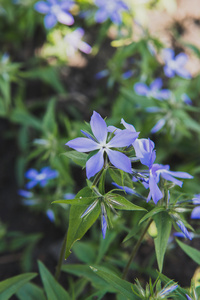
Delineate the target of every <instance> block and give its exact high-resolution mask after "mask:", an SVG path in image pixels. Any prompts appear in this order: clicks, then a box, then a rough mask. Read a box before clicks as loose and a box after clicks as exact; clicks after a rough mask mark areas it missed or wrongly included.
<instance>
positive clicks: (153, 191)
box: [147, 175, 163, 204]
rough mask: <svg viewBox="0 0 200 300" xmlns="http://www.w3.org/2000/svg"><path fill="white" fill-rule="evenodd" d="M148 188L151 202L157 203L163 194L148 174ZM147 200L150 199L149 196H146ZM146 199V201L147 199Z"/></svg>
mask: <svg viewBox="0 0 200 300" xmlns="http://www.w3.org/2000/svg"><path fill="white" fill-rule="evenodd" d="M149 189H150V196H151V197H152V199H153V202H154V203H155V204H157V202H158V201H159V200H160V199H162V197H163V194H162V192H161V190H160V189H159V187H158V185H157V183H156V180H155V179H154V177H153V176H151V175H150V176H149ZM148 200H150V197H148ZM148 200H147V201H148Z"/></svg>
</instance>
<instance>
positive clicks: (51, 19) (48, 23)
mask: <svg viewBox="0 0 200 300" xmlns="http://www.w3.org/2000/svg"><path fill="white" fill-rule="evenodd" d="M56 23H57V18H56V16H54V15H52V14H48V15H46V16H45V17H44V25H45V27H46V28H47V29H51V28H53V27H54V26H55V25H56Z"/></svg>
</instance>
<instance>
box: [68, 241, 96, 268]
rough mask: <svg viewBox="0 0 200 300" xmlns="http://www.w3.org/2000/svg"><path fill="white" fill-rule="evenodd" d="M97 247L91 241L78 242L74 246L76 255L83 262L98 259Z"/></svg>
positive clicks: (88, 262)
mask: <svg viewBox="0 0 200 300" xmlns="http://www.w3.org/2000/svg"><path fill="white" fill-rule="evenodd" d="M95 250H96V248H95V247H94V245H92V244H91V243H86V242H84V243H83V242H80V241H79V242H78V244H75V245H74V246H73V251H74V253H75V255H76V257H77V258H78V259H79V260H80V261H81V262H83V263H86V264H92V263H94V262H95V259H96V251H95Z"/></svg>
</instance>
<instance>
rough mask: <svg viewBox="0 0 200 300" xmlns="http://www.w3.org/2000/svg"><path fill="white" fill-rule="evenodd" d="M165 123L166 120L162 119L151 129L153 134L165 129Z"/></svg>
mask: <svg viewBox="0 0 200 300" xmlns="http://www.w3.org/2000/svg"><path fill="white" fill-rule="evenodd" d="M165 123H166V120H165V119H164V118H161V119H160V120H159V121H158V122H157V123H156V124H155V125H154V127H153V128H152V129H151V133H156V132H158V131H159V130H161V129H162V128H163V126H164V125H165Z"/></svg>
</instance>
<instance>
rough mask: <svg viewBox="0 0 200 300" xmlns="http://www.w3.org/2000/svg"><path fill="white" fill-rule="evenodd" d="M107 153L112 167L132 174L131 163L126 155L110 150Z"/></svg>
mask: <svg viewBox="0 0 200 300" xmlns="http://www.w3.org/2000/svg"><path fill="white" fill-rule="evenodd" d="M106 152H107V154H108V157H109V160H110V162H111V164H112V165H114V166H115V167H116V168H118V169H120V170H122V171H124V172H127V173H132V170H131V161H130V159H129V158H128V157H127V156H126V155H125V154H123V153H121V152H118V151H114V150H110V149H107V150H106Z"/></svg>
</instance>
